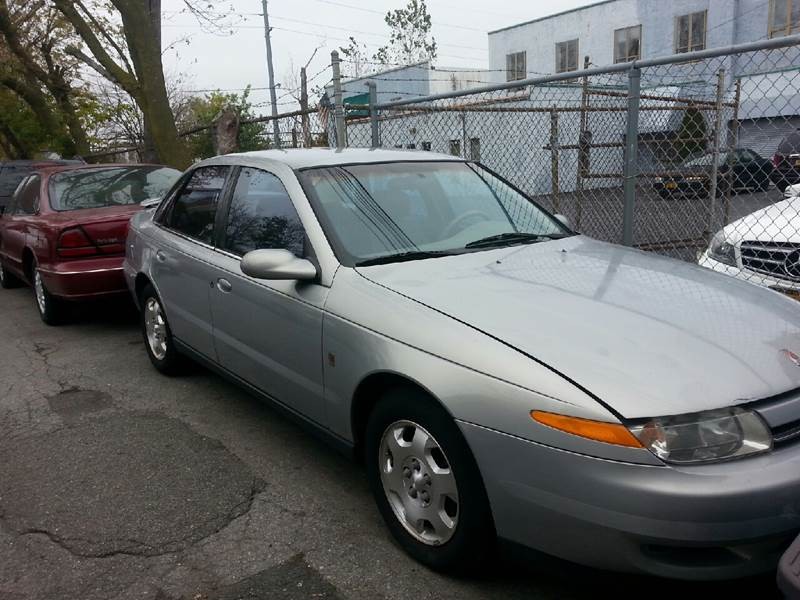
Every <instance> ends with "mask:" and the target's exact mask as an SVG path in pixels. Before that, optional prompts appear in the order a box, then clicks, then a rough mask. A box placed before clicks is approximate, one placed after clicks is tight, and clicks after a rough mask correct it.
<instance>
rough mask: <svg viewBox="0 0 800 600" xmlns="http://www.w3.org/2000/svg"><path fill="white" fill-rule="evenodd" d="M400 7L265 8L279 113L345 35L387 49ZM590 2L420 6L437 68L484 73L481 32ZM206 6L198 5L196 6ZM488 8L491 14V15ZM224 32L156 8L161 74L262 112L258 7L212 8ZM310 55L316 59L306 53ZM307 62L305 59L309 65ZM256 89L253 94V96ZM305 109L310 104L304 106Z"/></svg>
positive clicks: (450, 1)
mask: <svg viewBox="0 0 800 600" xmlns="http://www.w3.org/2000/svg"><path fill="white" fill-rule="evenodd" d="M406 1H407V0H369V1H368V2H367V1H365V0H270V1H269V5H268V6H269V16H270V25H271V26H272V54H273V66H274V70H275V81H276V84H279V85H280V87H279V88H278V90H277V95H278V103H279V107H278V108H279V110H292V109H293V108H296V103H295V102H294V101H293V99H292V95H291V94H290V93H289V92H291V91H293V90H294V89H296V87H297V86H298V85H299V83H298V73H299V70H300V67H302V66H304V65H305V64H306V62H307V61H308V60H309V59H311V63H310V64H309V66H308V70H307V73H308V77H309V88H313V87H315V86H317V85H324V84H325V83H327V82H328V81H330V77H331V71H330V69H328V68H327V66H328V65H329V64H330V53H331V51H332V50H335V49H338V47H339V46H343V45H346V43H347V38H348V37H349V36H350V35H352V36H353V37H355V38H356V39H357V40H358V41H359V42H362V43H365V44H366V45H367V50H368V52H369V54H370V55H371V54H372V53H374V52H375V51H376V50H377V49H378V47H379V46H381V45H383V44H385V43H387V42H388V37H389V28H388V26H387V25H386V24H385V23H384V21H383V16H384V15H385V14H386V12H387V11H389V10H394V9H397V8H402V7H403V6H405V4H406ZM595 1H596V0H504V1H502V2H494V3H490V2H486V0H427V6H428V13H429V14H430V15H431V19H432V22H433V36H434V38H435V39H436V42H437V44H438V57H437V60H436V64H437V65H438V66H440V67H459V68H470V67H474V68H486V67H487V66H488V41H487V32H489V31H492V30H494V29H499V28H501V27H505V26H508V25H513V24H515V23H520V22H523V21H529V20H531V19H536V18H539V17H543V16H546V15H549V14H554V13H557V12H562V11H565V10H569V9H572V8H576V7H579V6H586V5H588V4H593V3H594V2H595ZM201 3H202V4H206V0H202V2H201ZM492 4H495V5H496V6H497V8H496V9H494V8H493V7H492ZM215 5H216V6H217V7H218V8H217V9H216V10H218V11H220V12H224V13H225V14H228V15H229V16H228V17H226V19H225V21H226V25H227V26H226V27H224V31H222V30H221V28H217V27H214V28H209V27H208V26H207V25H203V24H202V23H199V22H198V20H197V18H195V16H193V15H192V14H190V13H188V12H187V11H186V10H185V4H184V1H183V0H162V11H163V20H162V23H163V29H162V36H163V46H164V47H165V54H164V68H165V72H166V73H167V77H168V78H172V79H176V78H179V79H180V80H181V85H182V86H183V87H184V88H185V89H187V90H211V89H221V90H230V91H240V90H241V89H243V88H244V87H245V86H247V85H251V86H252V87H253V91H252V93H251V100H252V101H253V102H254V105H255V108H254V110H255V112H257V113H260V114H266V113H268V112H269V106H268V104H267V101H268V99H269V92H268V91H267V89H266V88H267V85H268V83H267V67H266V47H265V42H264V26H263V17H262V13H261V0H225V1H221V0H218V1H217V2H216V3H215ZM315 50H316V55H314V51H315ZM312 55H314V56H313V58H312ZM258 88H261V89H258ZM312 104H313V99H312Z"/></svg>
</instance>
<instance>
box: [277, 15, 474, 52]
mask: <svg viewBox="0 0 800 600" xmlns="http://www.w3.org/2000/svg"><path fill="white" fill-rule="evenodd" d="M272 18H273V19H277V20H278V21H291V22H293V23H301V24H303V25H311V26H313V27H327V28H328V29H337V30H339V31H349V32H352V33H359V34H362V35H371V36H373V37H379V38H382V39H386V36H385V35H383V34H380V33H375V32H373V31H361V30H358V29H352V28H350V27H337V26H335V25H328V24H326V23H312V22H311V21H303V20H302V19H293V18H289V17H278V16H273V17H272ZM436 45H437V46H446V47H448V48H460V49H463V50H477V51H478V52H483V53H486V52H487V51H488V48H476V47H475V46H462V45H460V44H440V43H439V42H436Z"/></svg>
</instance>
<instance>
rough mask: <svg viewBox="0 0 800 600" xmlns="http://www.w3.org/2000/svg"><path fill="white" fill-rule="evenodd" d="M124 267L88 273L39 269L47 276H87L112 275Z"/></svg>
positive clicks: (91, 270) (92, 270)
mask: <svg viewBox="0 0 800 600" xmlns="http://www.w3.org/2000/svg"><path fill="white" fill-rule="evenodd" d="M124 270H125V268H124V267H111V268H108V269H90V270H88V271H53V270H51V269H42V268H41V267H39V271H41V272H42V273H45V274H46V275H86V274H93V273H111V272H113V271H124Z"/></svg>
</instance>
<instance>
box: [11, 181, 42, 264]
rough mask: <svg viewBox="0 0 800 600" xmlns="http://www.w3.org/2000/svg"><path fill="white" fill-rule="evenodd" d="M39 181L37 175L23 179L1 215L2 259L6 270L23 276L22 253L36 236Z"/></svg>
mask: <svg viewBox="0 0 800 600" xmlns="http://www.w3.org/2000/svg"><path fill="white" fill-rule="evenodd" d="M41 183H42V180H41V177H40V176H39V175H31V176H30V177H28V178H27V179H26V180H24V181H23V182H22V183H21V184H20V187H19V188H17V192H16V194H15V195H14V198H13V199H12V200H11V204H10V206H9V207H8V209H7V212H6V214H5V215H4V217H3V229H2V252H3V259H4V262H5V265H6V267H7V268H8V270H9V271H11V272H12V273H14V274H16V275H21V276H25V273H24V268H23V264H22V254H23V251H24V250H25V247H26V246H30V244H31V242H32V241H33V240H34V239H35V237H36V232H35V227H34V219H35V218H36V213H37V212H38V210H39V194H40V191H41ZM31 249H33V248H31Z"/></svg>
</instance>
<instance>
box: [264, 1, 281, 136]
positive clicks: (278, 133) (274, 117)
mask: <svg viewBox="0 0 800 600" xmlns="http://www.w3.org/2000/svg"><path fill="white" fill-rule="evenodd" d="M261 7H262V10H263V11H264V37H265V38H266V41H267V74H268V75H269V99H270V103H271V104H272V136H273V141H274V142H275V147H276V148H280V147H281V131H280V128H279V127H278V99H277V98H276V97H275V74H274V73H273V71H272V42H271V41H270V31H271V29H270V27H269V13H268V12H267V0H261Z"/></svg>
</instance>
